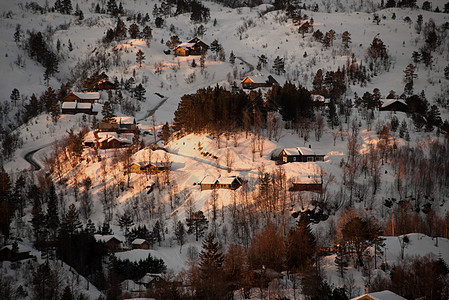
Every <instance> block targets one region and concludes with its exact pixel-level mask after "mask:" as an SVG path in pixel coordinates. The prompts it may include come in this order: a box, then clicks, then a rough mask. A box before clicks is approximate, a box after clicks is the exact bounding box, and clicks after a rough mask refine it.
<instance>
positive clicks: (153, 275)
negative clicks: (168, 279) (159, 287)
mask: <svg viewBox="0 0 449 300" xmlns="http://www.w3.org/2000/svg"><path fill="white" fill-rule="evenodd" d="M156 277H161V274H158V273H147V274H145V276H143V277H142V278H140V280H139V281H138V282H140V283H143V284H147V283H150V282H151V281H152V280H153V279H154V278H156Z"/></svg>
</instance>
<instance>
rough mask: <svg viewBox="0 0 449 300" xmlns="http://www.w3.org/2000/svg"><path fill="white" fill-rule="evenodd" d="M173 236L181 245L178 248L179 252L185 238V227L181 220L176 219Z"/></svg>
mask: <svg viewBox="0 0 449 300" xmlns="http://www.w3.org/2000/svg"><path fill="white" fill-rule="evenodd" d="M175 237H176V241H177V242H178V244H179V245H180V246H181V247H180V248H179V253H181V252H182V245H184V243H185V239H186V229H185V227H184V224H183V223H182V222H181V221H178V223H177V224H176V228H175Z"/></svg>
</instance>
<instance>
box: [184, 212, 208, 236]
mask: <svg viewBox="0 0 449 300" xmlns="http://www.w3.org/2000/svg"><path fill="white" fill-rule="evenodd" d="M208 223H209V221H208V220H207V219H206V217H205V216H204V213H203V212H202V211H201V210H199V211H197V212H194V213H193V214H192V217H189V218H187V219H186V224H187V227H189V229H188V230H187V233H188V234H192V233H194V234H195V240H196V241H197V242H198V239H199V238H200V237H202V236H203V235H204V231H205V230H206V229H207V227H208Z"/></svg>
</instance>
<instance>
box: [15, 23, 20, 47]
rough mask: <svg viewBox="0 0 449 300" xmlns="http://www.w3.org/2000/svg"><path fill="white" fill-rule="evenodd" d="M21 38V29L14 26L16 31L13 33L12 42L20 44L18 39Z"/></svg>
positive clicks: (18, 26)
mask: <svg viewBox="0 0 449 300" xmlns="http://www.w3.org/2000/svg"><path fill="white" fill-rule="evenodd" d="M21 38H22V27H21V26H20V24H17V25H16V31H15V32H14V42H16V43H18V42H20V39H21Z"/></svg>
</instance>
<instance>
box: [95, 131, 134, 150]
mask: <svg viewBox="0 0 449 300" xmlns="http://www.w3.org/2000/svg"><path fill="white" fill-rule="evenodd" d="M133 136H134V134H132V133H124V134H117V133H115V132H108V133H104V132H97V133H96V138H97V146H98V148H99V149H113V148H126V147H130V146H131V144H132V140H133Z"/></svg>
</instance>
